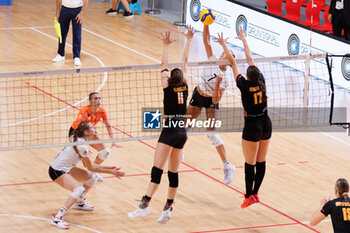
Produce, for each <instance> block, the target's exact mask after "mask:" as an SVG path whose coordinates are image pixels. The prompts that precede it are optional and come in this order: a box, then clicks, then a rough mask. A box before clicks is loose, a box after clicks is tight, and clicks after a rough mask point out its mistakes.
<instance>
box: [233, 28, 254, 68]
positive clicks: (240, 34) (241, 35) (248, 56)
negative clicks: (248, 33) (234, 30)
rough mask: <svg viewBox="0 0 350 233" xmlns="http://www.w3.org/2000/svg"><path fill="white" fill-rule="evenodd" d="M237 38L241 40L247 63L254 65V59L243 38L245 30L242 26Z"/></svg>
mask: <svg viewBox="0 0 350 233" xmlns="http://www.w3.org/2000/svg"><path fill="white" fill-rule="evenodd" d="M237 39H240V40H241V41H242V42H243V46H244V52H245V57H246V60H247V63H248V65H250V66H255V63H254V60H253V58H252V54H251V53H250V48H249V46H248V42H247V40H246V38H245V31H244V30H243V29H242V28H241V29H240V30H239V36H238V37H237Z"/></svg>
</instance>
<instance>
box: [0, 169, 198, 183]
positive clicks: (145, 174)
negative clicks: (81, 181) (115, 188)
mask: <svg viewBox="0 0 350 233" xmlns="http://www.w3.org/2000/svg"><path fill="white" fill-rule="evenodd" d="M185 172H195V170H183V171H179V173H185ZM166 174H168V173H167V172H164V173H163V175H166ZM150 175H151V173H143V174H132V175H125V176H124V177H125V178H127V177H134V176H150ZM124 177H122V178H124ZM103 178H104V179H111V178H116V177H115V176H104V177H103ZM46 183H53V181H52V180H49V181H36V182H25V183H13V184H0V187H8V186H19V185H30V184H46Z"/></svg>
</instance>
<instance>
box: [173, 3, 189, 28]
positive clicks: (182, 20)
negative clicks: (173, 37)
mask: <svg viewBox="0 0 350 233" xmlns="http://www.w3.org/2000/svg"><path fill="white" fill-rule="evenodd" d="M185 2H186V3H187V1H186V0H181V12H180V21H175V22H174V25H176V26H185V25H186V23H185V12H186V11H185V6H186V5H187V4H185Z"/></svg>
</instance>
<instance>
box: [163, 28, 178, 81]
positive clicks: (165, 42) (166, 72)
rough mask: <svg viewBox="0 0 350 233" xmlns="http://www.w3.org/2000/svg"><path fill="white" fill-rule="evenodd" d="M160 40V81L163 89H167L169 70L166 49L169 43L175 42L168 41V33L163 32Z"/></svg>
mask: <svg viewBox="0 0 350 233" xmlns="http://www.w3.org/2000/svg"><path fill="white" fill-rule="evenodd" d="M160 39H161V40H163V46H164V47H163V56H162V63H161V81H162V86H163V88H167V87H168V78H169V70H168V48H169V45H170V44H171V43H173V42H174V41H175V40H171V39H170V31H165V33H164V34H163V33H161V34H160Z"/></svg>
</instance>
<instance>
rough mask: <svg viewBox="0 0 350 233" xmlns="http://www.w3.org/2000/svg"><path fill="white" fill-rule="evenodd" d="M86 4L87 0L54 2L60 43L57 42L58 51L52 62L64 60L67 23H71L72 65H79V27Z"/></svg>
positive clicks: (58, 0) (57, 0)
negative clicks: (58, 24) (60, 34)
mask: <svg viewBox="0 0 350 233" xmlns="http://www.w3.org/2000/svg"><path fill="white" fill-rule="evenodd" d="M87 4H88V0H56V19H57V20H58V22H59V23H60V25H61V33H62V43H60V41H58V51H57V55H56V57H54V58H53V59H52V61H53V62H59V61H64V60H65V56H64V54H65V51H64V48H65V46H66V38H67V34H68V30H69V23H70V22H71V21H72V27H73V59H74V65H75V66H80V65H81V61H80V51H81V27H82V22H83V15H84V11H85V8H86V6H87Z"/></svg>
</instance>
